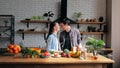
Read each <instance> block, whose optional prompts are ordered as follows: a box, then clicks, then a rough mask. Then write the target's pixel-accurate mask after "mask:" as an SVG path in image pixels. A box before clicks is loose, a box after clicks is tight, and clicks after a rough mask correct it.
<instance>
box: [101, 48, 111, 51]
mask: <svg viewBox="0 0 120 68" xmlns="http://www.w3.org/2000/svg"><path fill="white" fill-rule="evenodd" d="M101 51H113V49H112V48H103V49H101Z"/></svg>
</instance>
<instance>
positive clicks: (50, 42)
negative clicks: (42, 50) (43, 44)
mask: <svg viewBox="0 0 120 68" xmlns="http://www.w3.org/2000/svg"><path fill="white" fill-rule="evenodd" d="M52 42H53V38H52V37H51V36H49V37H48V40H47V48H46V50H47V51H51V50H52Z"/></svg>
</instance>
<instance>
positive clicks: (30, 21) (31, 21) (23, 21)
mask: <svg viewBox="0 0 120 68" xmlns="http://www.w3.org/2000/svg"><path fill="white" fill-rule="evenodd" d="M21 22H22V23H50V22H51V21H40V20H21Z"/></svg>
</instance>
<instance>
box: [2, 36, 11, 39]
mask: <svg viewBox="0 0 120 68" xmlns="http://www.w3.org/2000/svg"><path fill="white" fill-rule="evenodd" d="M1 38H10V37H2V36H0V39H1Z"/></svg>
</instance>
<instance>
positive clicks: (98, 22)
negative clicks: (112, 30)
mask: <svg viewBox="0 0 120 68" xmlns="http://www.w3.org/2000/svg"><path fill="white" fill-rule="evenodd" d="M79 24H105V23H104V22H80V23H79Z"/></svg>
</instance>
